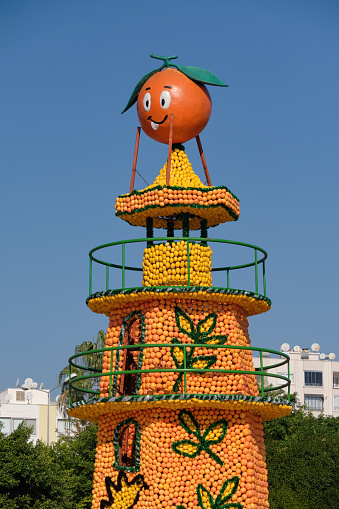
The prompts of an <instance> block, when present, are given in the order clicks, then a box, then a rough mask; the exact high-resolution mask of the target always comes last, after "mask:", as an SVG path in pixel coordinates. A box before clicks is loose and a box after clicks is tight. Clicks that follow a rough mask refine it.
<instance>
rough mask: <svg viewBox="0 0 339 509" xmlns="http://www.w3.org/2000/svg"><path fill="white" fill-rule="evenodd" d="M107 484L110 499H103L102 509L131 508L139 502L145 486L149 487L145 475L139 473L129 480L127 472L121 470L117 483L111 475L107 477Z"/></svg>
mask: <svg viewBox="0 0 339 509" xmlns="http://www.w3.org/2000/svg"><path fill="white" fill-rule="evenodd" d="M105 485H106V490H107V496H108V500H104V499H102V500H101V503H100V509H105V508H106V507H114V508H115V509H130V508H131V507H133V506H134V505H135V504H136V503H137V502H138V500H139V495H140V491H141V490H142V489H143V488H144V489H148V485H147V484H146V483H145V482H144V476H143V475H141V474H138V475H136V476H135V477H134V478H133V479H132V480H131V481H128V479H127V475H126V474H125V472H119V475H118V480H117V483H116V484H115V483H114V482H113V481H112V479H111V478H110V477H106V478H105Z"/></svg>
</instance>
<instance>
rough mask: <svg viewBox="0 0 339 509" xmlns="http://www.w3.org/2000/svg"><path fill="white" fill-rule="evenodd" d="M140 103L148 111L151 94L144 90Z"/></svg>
mask: <svg viewBox="0 0 339 509" xmlns="http://www.w3.org/2000/svg"><path fill="white" fill-rule="evenodd" d="M142 103H143V105H144V110H145V111H149V109H150V107H151V94H150V93H149V92H146V94H145V95H144V99H143V101H142Z"/></svg>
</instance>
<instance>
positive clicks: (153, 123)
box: [147, 115, 168, 131]
mask: <svg viewBox="0 0 339 509" xmlns="http://www.w3.org/2000/svg"><path fill="white" fill-rule="evenodd" d="M167 116H168V115H165V117H164V118H163V119H162V121H161V122H156V121H155V120H153V119H152V117H151V116H149V117H148V118H147V120H150V121H151V126H152V128H153V129H154V130H155V131H156V130H157V129H158V127H159V125H161V124H163V123H164V122H165V121H166V120H167Z"/></svg>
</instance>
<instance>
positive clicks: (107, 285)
mask: <svg viewBox="0 0 339 509" xmlns="http://www.w3.org/2000/svg"><path fill="white" fill-rule="evenodd" d="M108 270H109V266H108V265H106V290H108V288H109V272H108Z"/></svg>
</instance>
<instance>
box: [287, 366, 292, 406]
mask: <svg viewBox="0 0 339 509" xmlns="http://www.w3.org/2000/svg"><path fill="white" fill-rule="evenodd" d="M287 376H288V381H289V383H288V391H287V394H288V402H289V403H290V402H291V383H290V382H291V381H290V361H288V363H287Z"/></svg>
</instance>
